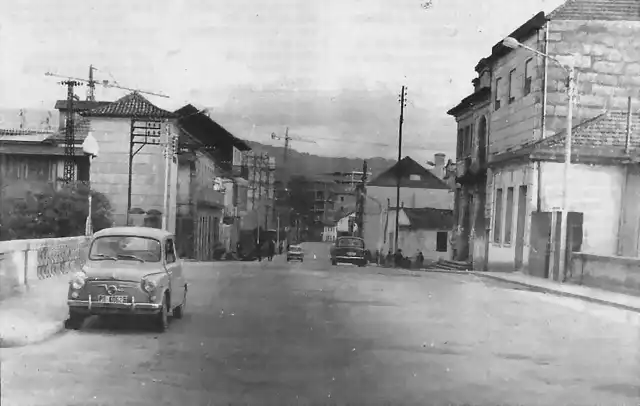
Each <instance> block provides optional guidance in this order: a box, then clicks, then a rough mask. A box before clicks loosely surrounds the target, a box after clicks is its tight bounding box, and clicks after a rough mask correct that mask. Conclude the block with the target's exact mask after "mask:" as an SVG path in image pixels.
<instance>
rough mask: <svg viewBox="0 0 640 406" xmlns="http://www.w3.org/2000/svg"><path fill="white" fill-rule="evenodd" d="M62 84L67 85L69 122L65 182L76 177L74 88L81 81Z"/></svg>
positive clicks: (65, 157)
mask: <svg viewBox="0 0 640 406" xmlns="http://www.w3.org/2000/svg"><path fill="white" fill-rule="evenodd" d="M62 84H63V85H66V86H67V123H66V126H65V137H64V182H65V183H71V182H73V181H74V180H75V178H76V162H75V151H76V149H75V148H76V145H75V144H76V138H75V129H74V128H73V118H74V117H73V100H74V93H73V88H74V87H75V86H79V85H80V84H81V83H80V82H77V81H75V80H65V81H64V82H62Z"/></svg>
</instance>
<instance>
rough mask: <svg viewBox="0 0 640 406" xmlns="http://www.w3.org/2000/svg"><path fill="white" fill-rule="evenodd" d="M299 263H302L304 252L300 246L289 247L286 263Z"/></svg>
mask: <svg viewBox="0 0 640 406" xmlns="http://www.w3.org/2000/svg"><path fill="white" fill-rule="evenodd" d="M289 261H300V262H304V250H303V249H302V246H300V245H291V246H289V250H288V251H287V262H289Z"/></svg>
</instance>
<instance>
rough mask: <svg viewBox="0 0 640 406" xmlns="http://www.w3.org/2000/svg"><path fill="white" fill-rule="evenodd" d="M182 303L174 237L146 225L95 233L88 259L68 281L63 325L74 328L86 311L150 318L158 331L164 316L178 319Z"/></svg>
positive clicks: (162, 327) (181, 278)
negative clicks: (66, 313) (67, 314)
mask: <svg viewBox="0 0 640 406" xmlns="http://www.w3.org/2000/svg"><path fill="white" fill-rule="evenodd" d="M186 303H187V282H186V280H185V277H184V274H183V263H182V260H181V259H179V258H178V256H177V254H176V247H175V236H174V235H173V234H171V233H170V232H168V231H165V230H160V229H157V228H150V227H113V228H107V229H104V230H101V231H98V232H97V233H95V234H94V235H93V238H92V239H91V242H90V245H89V251H88V255H87V262H86V264H85V265H84V266H83V267H82V270H81V271H80V272H77V273H76V274H75V275H73V277H72V278H71V280H70V281H69V292H68V296H67V304H68V306H69V318H68V319H67V321H66V327H67V328H69V329H79V328H80V327H81V326H82V324H83V322H84V320H85V319H86V318H87V317H88V316H91V315H102V316H104V315H110V316H119V315H136V316H147V317H151V318H152V319H153V321H154V326H155V327H156V328H157V329H158V330H159V331H161V332H163V331H165V330H166V329H167V327H168V316H169V314H171V315H172V316H173V317H175V318H177V319H180V318H182V316H183V314H184V311H185V306H186Z"/></svg>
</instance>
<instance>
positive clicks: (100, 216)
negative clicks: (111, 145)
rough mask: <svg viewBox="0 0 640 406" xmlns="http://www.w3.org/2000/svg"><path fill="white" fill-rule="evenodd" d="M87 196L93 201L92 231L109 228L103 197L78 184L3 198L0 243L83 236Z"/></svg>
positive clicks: (108, 216)
mask: <svg viewBox="0 0 640 406" xmlns="http://www.w3.org/2000/svg"><path fill="white" fill-rule="evenodd" d="M89 193H91V195H92V200H93V202H92V213H91V221H92V224H93V230H94V231H99V230H101V229H103V228H107V227H111V224H112V220H111V205H110V203H109V200H108V199H107V197H106V196H105V195H103V194H102V193H99V192H96V191H94V190H90V188H89V187H88V186H86V185H84V184H82V183H78V184H74V185H66V186H63V187H61V188H60V189H57V190H56V189H54V188H53V187H51V188H49V189H48V190H46V191H44V192H39V193H35V194H34V193H31V192H27V194H26V195H25V196H24V197H21V198H11V199H9V198H7V199H4V200H3V201H2V202H1V206H2V209H1V212H0V240H14V239H29V238H56V237H71V236H78V235H84V232H85V224H86V219H87V213H88V206H89V202H88V196H89Z"/></svg>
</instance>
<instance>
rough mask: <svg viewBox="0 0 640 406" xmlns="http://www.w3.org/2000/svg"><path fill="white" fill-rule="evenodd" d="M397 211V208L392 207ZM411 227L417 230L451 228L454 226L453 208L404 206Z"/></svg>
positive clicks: (403, 209)
mask: <svg viewBox="0 0 640 406" xmlns="http://www.w3.org/2000/svg"><path fill="white" fill-rule="evenodd" d="M391 210H394V211H395V208H391ZM401 210H402V211H404V213H405V214H406V215H407V218H409V222H410V223H411V228H413V229H417V230H450V229H452V228H453V210H447V209H434V208H431V207H424V208H407V207H402V208H401Z"/></svg>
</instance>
